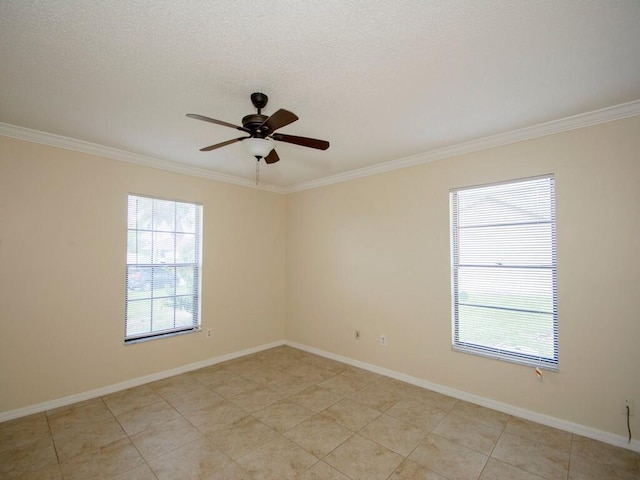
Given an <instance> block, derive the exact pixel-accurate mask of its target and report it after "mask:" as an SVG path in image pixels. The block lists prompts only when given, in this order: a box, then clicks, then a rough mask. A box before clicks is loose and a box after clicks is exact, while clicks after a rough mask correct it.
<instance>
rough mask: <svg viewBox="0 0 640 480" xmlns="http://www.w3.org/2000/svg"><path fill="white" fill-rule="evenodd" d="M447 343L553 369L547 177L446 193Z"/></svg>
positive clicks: (554, 313)
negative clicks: (448, 217)
mask: <svg viewBox="0 0 640 480" xmlns="http://www.w3.org/2000/svg"><path fill="white" fill-rule="evenodd" d="M451 245H452V284H453V285H452V294H453V301H452V305H453V315H452V316H453V349H454V350H458V351H462V352H467V353H474V354H477V355H483V356H488V357H492V358H498V359H502V360H508V361H513V362H517V363H523V364H526V365H531V366H536V367H543V368H547V369H553V370H555V369H557V368H558V302H557V288H556V246H555V245H556V240H555V194H554V181H553V176H551V175H550V176H545V177H538V178H530V179H525V180H517V181H513V182H509V183H501V184H496V185H485V186H478V187H471V188H461V189H456V190H454V191H452V192H451Z"/></svg>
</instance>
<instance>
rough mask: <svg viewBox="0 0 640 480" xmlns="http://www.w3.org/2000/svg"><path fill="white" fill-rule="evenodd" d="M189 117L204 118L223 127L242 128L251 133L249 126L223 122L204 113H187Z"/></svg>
mask: <svg viewBox="0 0 640 480" xmlns="http://www.w3.org/2000/svg"><path fill="white" fill-rule="evenodd" d="M187 117H189V118H194V119H196V120H202V121H203V122H209V123H215V124H216V125H222V126H223V127H229V128H235V129H236V130H242V131H243V132H247V133H249V129H248V128H244V127H241V126H239V125H234V124H233V123H229V122H223V121H222V120H216V119H215V118H209V117H205V116H204V115H198V114H196V113H187Z"/></svg>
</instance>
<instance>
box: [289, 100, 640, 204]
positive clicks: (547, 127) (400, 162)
mask: <svg viewBox="0 0 640 480" xmlns="http://www.w3.org/2000/svg"><path fill="white" fill-rule="evenodd" d="M637 115H640V100H634V101H632V102H628V103H623V104H620V105H615V106H613V107H607V108H602V109H600V110H594V111H592V112H587V113H582V114H579V115H574V116H572V117H567V118H563V119H560V120H553V121H551V122H546V123H541V124H538V125H534V126H531V127H525V128H521V129H518V130H512V131H510V132H506V133H500V134H498V135H491V136H489V137H484V138H479V139H477V140H471V141H468V142H464V143H459V144H456V145H452V146H449V147H444V148H440V149H436V150H431V151H428V152H423V153H419V154H416V155H411V156H409V157H404V158H400V159H397V160H391V161H388V162H384V163H379V164H378V165H373V166H371V167H364V168H359V169H357V170H350V171H348V172H344V173H339V174H337V175H331V176H329V177H324V178H321V179H319V180H312V181H310V182H304V183H299V184H297V185H292V186H290V187H287V188H285V189H284V192H283V193H293V192H299V191H302V190H310V189H313V188H318V187H324V186H327V185H333V184H335V183H342V182H348V181H350V180H355V179H358V178H362V177H368V176H371V175H378V174H380V173H386V172H391V171H394V170H399V169H401V168H407V167H413V166H416V165H421V164H423V163H429V162H435V161H437V160H444V159H446V158H451V157H456V156H459V155H464V154H467V153H474V152H479V151H482V150H488V149H490V148H495V147H500V146H503V145H509V144H512V143H517V142H522V141H524V140H531V139H534V138H538V137H545V136H547V135H553V134H556V133H561V132H567V131H569V130H577V129H580V128H584V127H590V126H592V125H598V124H600V123H606V122H612V121H614V120H621V119H624V118H628V117H634V116H637Z"/></svg>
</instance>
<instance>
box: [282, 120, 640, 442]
mask: <svg viewBox="0 0 640 480" xmlns="http://www.w3.org/2000/svg"><path fill="white" fill-rule="evenodd" d="M639 152H640V117H635V118H631V119H627V120H622V121H616V122H612V123H608V124H603V125H599V126H594V127H590V128H585V129H581V130H576V131H572V132H566V133H562V134H556V135H552V136H548V137H544V138H539V139H535V140H531V141H526V142H521V143H518V144H513V145H508V146H504V147H500V148H494V149H490V150H486V151H483V152H479V153H474V154H468V155H463V156H460V157H457V158H451V159H447V160H443V161H439V162H434V163H429V164H424V165H421V166H418V167H412V168H407V169H403V170H397V171H394V172H391V173H387V174H383V175H377V176H372V177H367V178H362V179H359V180H355V181H351V182H346V183H341V184H336V185H332V186H327V187H323V188H318V189H314V190H308V191H302V192H298V193H295V194H292V195H289V196H288V202H287V226H288V228H287V320H286V325H285V332H286V338H287V339H290V340H292V341H294V342H298V343H301V344H305V345H309V346H311V347H315V348H318V349H322V350H325V351H329V352H333V353H335V354H338V355H342V356H346V357H349V358H352V359H356V360H360V361H364V362H368V363H370V364H373V365H377V366H380V367H384V368H388V369H392V370H395V371H397V372H401V373H404V374H408V375H411V376H414V377H417V378H419V379H423V380H426V381H429V382H433V383H437V384H441V385H443V386H446V387H450V388H455V389H458V390H461V391H464V392H468V393H472V394H475V395H480V396H482V397H485V398H488V399H492V400H496V401H499V402H504V403H507V404H510V405H513V406H516V407H520V408H524V409H527V410H530V411H533V412H537V413H540V414H544V415H550V416H553V417H557V418H560V419H563V420H566V421H569V422H574V423H578V424H582V425H585V426H588V427H592V428H596V429H599V430H604V431H608V432H612V433H616V434H618V435H624V436H626V422H625V417H624V416H622V415H621V414H620V399H621V398H622V397H631V398H634V399H635V401H636V407H638V408H640V374H639V373H638V368H639V367H640V301H639V300H638V299H639V297H640V255H639V254H638V247H639V246H640V186H639V183H640V161H639V158H638V154H639ZM546 173H554V174H555V179H556V201H557V254H558V291H559V342H560V370H559V372H557V373H552V372H547V373H545V378H544V382H539V381H538V380H537V378H536V376H535V375H534V373H533V370H532V369H531V368H528V367H523V366H519V365H514V364H510V363H505V362H500V361H496V360H489V359H485V358H481V357H476V356H472V355H468V354H463V353H458V352H453V351H451V301H450V282H451V281H450V270H449V268H450V249H449V203H448V202H449V189H451V188H453V187H460V186H466V185H475V184H482V183H488V182H497V181H502V180H508V179H514V178H519V177H527V176H533V175H540V174H546ZM355 329H359V330H360V331H361V335H362V337H361V339H360V340H358V341H356V340H355V339H354V330H355ZM380 334H385V335H386V336H387V341H388V346H387V347H381V346H379V344H378V336H379V335H380ZM632 429H633V430H634V431H635V432H639V431H640V422H639V421H638V414H637V413H636V416H634V417H633V418H632ZM636 435H637V433H636Z"/></svg>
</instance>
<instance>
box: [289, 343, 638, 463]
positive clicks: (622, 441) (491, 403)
mask: <svg viewBox="0 0 640 480" xmlns="http://www.w3.org/2000/svg"><path fill="white" fill-rule="evenodd" d="M284 344H285V345H288V346H290V347H293V348H297V349H299V350H304V351H305V352H309V353H313V354H315V355H320V356H321V357H325V358H329V359H331V360H336V361H338V362H342V363H346V364H347V365H352V366H354V367H358V368H362V369H364V370H368V371H370V372H374V373H379V374H380V375H384V376H386V377H391V378H395V379H396V380H400V381H402V382H406V383H409V384H412V385H416V386H418V387H422V388H426V389H428V390H432V391H434V392H438V393H442V394H444V395H448V396H450V397H454V398H457V399H459V400H464V401H466V402H470V403H474V404H476V405H480V406H482V407H487V408H491V409H493V410H498V411H499V412H503V413H506V414H508V415H513V416H515V417H520V418H524V419H526V420H531V421H532V422H536V423H541V424H542V425H546V426H548V427H553V428H557V429H560V430H564V431H566V432H570V433H575V434H576V435H581V436H583V437H587V438H591V439H593V440H598V441H600V442H604V443H608V444H610V445H614V446H616V447H622V448H626V449H628V450H633V451H635V452H640V440H631V443H629V442H628V440H627V438H626V437H623V436H621V435H616V434H613V433H610V432H605V431H603V430H598V429H595V428H592V427H587V426H586V425H580V424H578V423H573V422H568V421H566V420H562V419H560V418H556V417H551V416H549V415H543V414H541V413H537V412H532V411H531V410H526V409H524V408H520V407H516V406H514V405H509V404H507V403H502V402H498V401H496V400H491V399H489V398H485V397H481V396H479V395H474V394H472V393H468V392H463V391H461V390H457V389H455V388H451V387H447V386H444V385H440V384H437V383H432V382H428V381H426V380H422V379H420V378H416V377H412V376H410V375H405V374H404V373H400V372H396V371H395V370H389V369H387V368H383V367H379V366H377V365H372V364H370V363H366V362H361V361H359V360H354V359H352V358H348V357H343V356H342V355H337V354H335V353H331V352H327V351H324V350H320V349H317V348H314V347H309V346H307V345H303V344H300V343H296V342H291V341H285V342H284Z"/></svg>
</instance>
